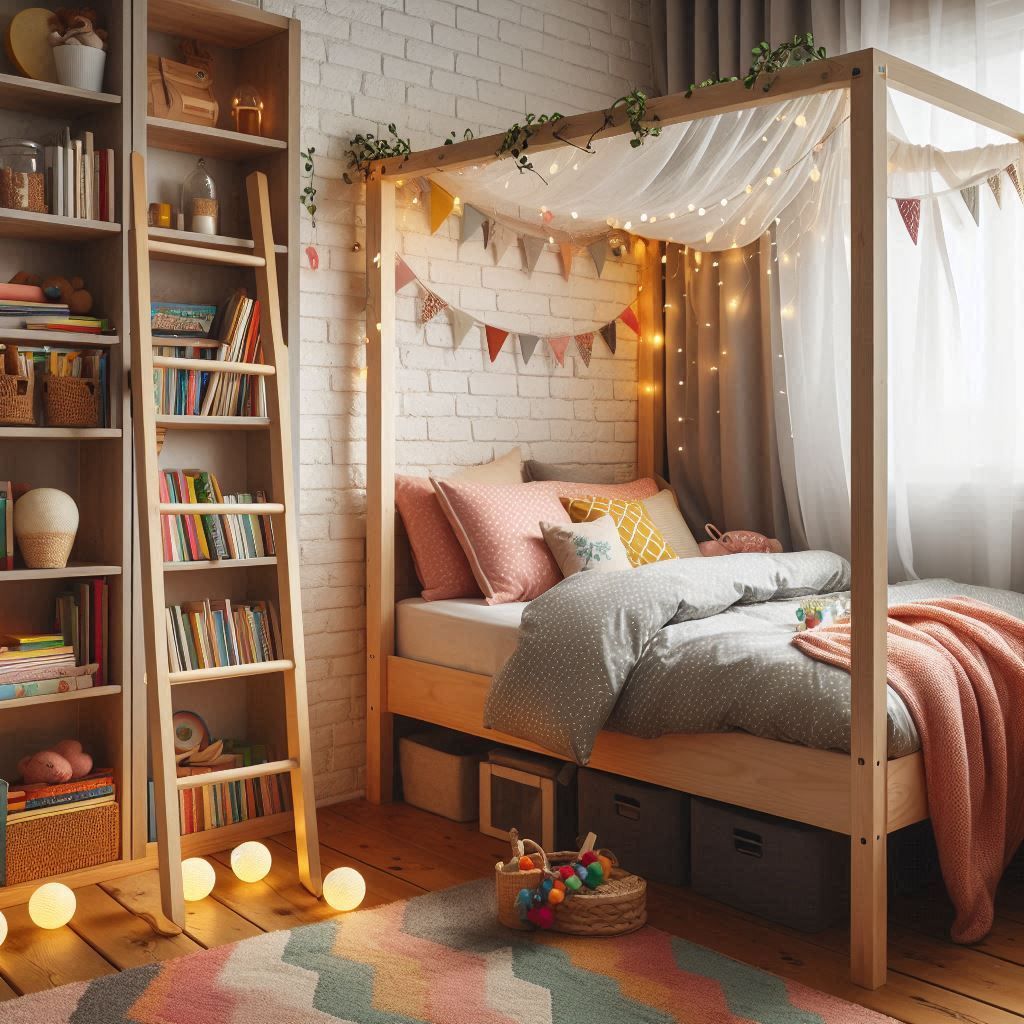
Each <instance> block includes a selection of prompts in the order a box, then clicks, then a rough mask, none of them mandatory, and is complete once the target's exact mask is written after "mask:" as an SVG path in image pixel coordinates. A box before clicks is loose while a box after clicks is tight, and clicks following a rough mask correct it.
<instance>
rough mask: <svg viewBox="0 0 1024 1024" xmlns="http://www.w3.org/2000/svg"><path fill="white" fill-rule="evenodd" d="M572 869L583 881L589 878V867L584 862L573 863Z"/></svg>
mask: <svg viewBox="0 0 1024 1024" xmlns="http://www.w3.org/2000/svg"><path fill="white" fill-rule="evenodd" d="M572 869H573V871H575V872H576V877H577V878H578V879H579V880H580V881H581V882H585V881H586V880H587V869H586V868H585V867H584V866H583V865H582V864H573V866H572Z"/></svg>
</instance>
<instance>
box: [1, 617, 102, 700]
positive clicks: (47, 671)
mask: <svg viewBox="0 0 1024 1024" xmlns="http://www.w3.org/2000/svg"><path fill="white" fill-rule="evenodd" d="M0 644H2V646H0V701H4V700H16V699H19V698H22V697H41V696H46V695H49V694H54V693H66V692H68V691H70V690H86V689H89V687H91V686H93V685H94V683H93V676H94V674H95V670H96V666H95V665H94V664H86V665H79V664H78V663H77V662H76V660H75V649H74V647H72V646H71V645H70V644H67V643H65V642H64V637H63V636H62V635H61V634H60V633H37V634H30V633H8V634H6V635H5V636H0Z"/></svg>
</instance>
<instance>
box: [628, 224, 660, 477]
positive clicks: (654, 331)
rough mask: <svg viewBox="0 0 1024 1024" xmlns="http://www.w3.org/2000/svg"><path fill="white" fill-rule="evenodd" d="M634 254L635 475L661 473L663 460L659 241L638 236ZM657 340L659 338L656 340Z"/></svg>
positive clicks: (642, 475) (643, 475)
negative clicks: (636, 270)
mask: <svg viewBox="0 0 1024 1024" xmlns="http://www.w3.org/2000/svg"><path fill="white" fill-rule="evenodd" d="M633 251H634V255H635V256H636V257H637V261H638V262H639V265H640V291H639V301H638V302H637V306H638V313H639V320H640V337H639V338H638V339H637V340H638V344H637V353H636V360H637V367H636V383H637V403H636V416H637V430H636V461H637V476H641V477H645V476H654V475H655V474H656V473H661V472H664V469H663V467H662V463H663V461H664V459H662V458H660V457H659V455H658V438H659V437H660V436H661V431H660V429H659V424H658V422H657V420H658V410H659V409H661V408H663V406H662V404H661V401H660V400H659V397H660V396H659V394H658V387H659V383H660V381H659V376H660V375H659V374H658V372H657V369H656V366H657V363H656V360H657V358H658V356H659V355H660V347H659V346H660V345H661V344H662V342H663V339H662V334H663V332H664V325H663V320H662V315H661V313H662V309H661V306H662V300H661V298H660V296H661V243H660V242H655V241H652V240H649V239H642V238H638V239H637V241H636V246H635V248H634V250H633ZM656 339H661V340H656Z"/></svg>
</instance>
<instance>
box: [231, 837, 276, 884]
mask: <svg viewBox="0 0 1024 1024" xmlns="http://www.w3.org/2000/svg"><path fill="white" fill-rule="evenodd" d="M272 863H273V858H272V857H271V856H270V851H269V850H268V849H267V848H266V847H265V846H264V845H263V844H262V843H257V842H248V843H242V844H241V846H236V847H235V848H234V849H233V850H232V851H231V870H232V871H234V873H235V875H236V876H237V877H238V878H240V879H241V880H242V881H243V882H259V881H260V880H261V879H264V878H266V877H267V875H268V874H269V873H270V865H271V864H272Z"/></svg>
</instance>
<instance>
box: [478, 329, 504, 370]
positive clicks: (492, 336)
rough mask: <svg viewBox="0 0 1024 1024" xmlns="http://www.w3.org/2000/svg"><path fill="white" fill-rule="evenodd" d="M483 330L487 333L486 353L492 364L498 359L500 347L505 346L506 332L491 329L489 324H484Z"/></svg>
mask: <svg viewBox="0 0 1024 1024" xmlns="http://www.w3.org/2000/svg"><path fill="white" fill-rule="evenodd" d="M484 330H485V331H486V332H487V352H488V354H489V355H490V357H491V362H492V363H493V362H494V360H495V359H497V358H498V353H499V352H500V351H501V346H502V345H504V344H505V339H506V338H507V337H508V331H503V330H501V328H499V327H492V326H491V325H490V324H484Z"/></svg>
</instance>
